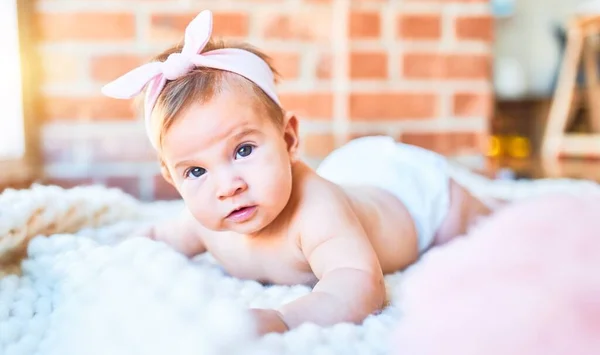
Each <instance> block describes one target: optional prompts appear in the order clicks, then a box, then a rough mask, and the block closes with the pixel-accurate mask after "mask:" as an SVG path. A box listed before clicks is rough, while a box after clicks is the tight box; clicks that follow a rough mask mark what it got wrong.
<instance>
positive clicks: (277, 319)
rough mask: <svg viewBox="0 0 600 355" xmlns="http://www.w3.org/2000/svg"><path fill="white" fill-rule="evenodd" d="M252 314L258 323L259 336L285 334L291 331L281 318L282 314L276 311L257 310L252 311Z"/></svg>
mask: <svg viewBox="0 0 600 355" xmlns="http://www.w3.org/2000/svg"><path fill="white" fill-rule="evenodd" d="M250 312H251V315H252V317H253V318H254V321H255V322H256V327H257V332H258V335H259V336H262V335H265V334H268V333H285V332H287V331H288V330H289V328H288V326H287V325H286V324H285V322H284V321H283V319H282V318H281V314H280V313H279V312H277V311H275V310H272V309H256V308H255V309H251V310H250Z"/></svg>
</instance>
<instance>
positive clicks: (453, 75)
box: [401, 53, 491, 79]
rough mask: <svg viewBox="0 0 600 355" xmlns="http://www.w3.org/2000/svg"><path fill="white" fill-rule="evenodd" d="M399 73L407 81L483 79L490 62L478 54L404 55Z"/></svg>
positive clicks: (488, 72)
mask: <svg viewBox="0 0 600 355" xmlns="http://www.w3.org/2000/svg"><path fill="white" fill-rule="evenodd" d="M401 72H402V74H403V76H404V77H405V78H409V79H484V78H489V77H490V74H491V60H490V58H489V57H488V56H485V55H480V54H442V53H406V54H405V55H404V58H403V60H402V70H401Z"/></svg>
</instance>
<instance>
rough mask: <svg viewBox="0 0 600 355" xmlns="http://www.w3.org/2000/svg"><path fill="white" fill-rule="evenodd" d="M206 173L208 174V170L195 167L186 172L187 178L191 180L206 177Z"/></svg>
mask: <svg viewBox="0 0 600 355" xmlns="http://www.w3.org/2000/svg"><path fill="white" fill-rule="evenodd" d="M204 173H206V169H204V168H199V167H197V166H195V167H193V168H189V169H188V170H187V171H186V173H185V177H186V178H190V179H194V178H199V177H201V176H202V175H204Z"/></svg>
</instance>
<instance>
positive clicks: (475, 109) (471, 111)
mask: <svg viewBox="0 0 600 355" xmlns="http://www.w3.org/2000/svg"><path fill="white" fill-rule="evenodd" d="M452 101H453V106H454V110H453V114H454V116H457V117H476V116H479V117H486V118H488V117H491V116H492V105H493V96H492V94H491V93H473V92H458V93H455V94H454V97H453V100H452Z"/></svg>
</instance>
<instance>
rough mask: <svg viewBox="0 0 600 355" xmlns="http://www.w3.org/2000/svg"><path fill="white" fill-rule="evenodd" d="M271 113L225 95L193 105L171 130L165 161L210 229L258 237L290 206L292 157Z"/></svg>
mask: <svg viewBox="0 0 600 355" xmlns="http://www.w3.org/2000/svg"><path fill="white" fill-rule="evenodd" d="M265 112H266V110H263V109H261V108H260V107H259V104H258V102H257V100H255V99H253V98H252V97H249V96H248V95H244V94H241V93H236V92H230V91H225V92H223V93H221V94H218V96H216V97H214V98H213V99H212V100H210V101H209V102H207V103H204V104H192V105H191V106H190V107H189V108H188V109H186V110H185V111H184V112H183V113H182V114H181V115H180V116H179V117H177V119H176V121H175V122H174V123H173V125H172V126H171V127H170V128H169V129H168V131H167V133H166V135H165V137H164V140H163V147H162V156H163V159H164V162H165V165H166V167H167V169H168V171H169V173H170V178H171V182H172V184H173V185H174V186H175V187H176V188H177V190H178V191H179V193H180V194H181V196H182V198H183V199H184V201H185V203H186V205H187V207H188V208H189V210H190V211H191V212H192V214H193V215H194V217H195V218H196V219H197V220H198V221H199V222H200V223H201V224H202V225H203V226H204V227H205V228H208V229H212V230H216V231H224V230H230V231H234V232H237V233H242V234H253V233H256V232H258V231H260V230H262V229H263V228H264V227H266V226H267V225H268V224H269V223H271V222H272V221H273V220H274V219H275V218H276V217H277V216H278V215H279V213H280V212H281V211H282V210H283V209H284V207H285V206H286V204H287V202H288V200H289V197H290V194H291V188H292V177H291V157H292V156H291V154H292V153H291V152H290V149H289V147H288V144H286V140H285V139H284V128H283V127H278V126H277V125H276V124H275V123H274V122H273V121H272V120H271V119H270V118H269V117H266V113H265Z"/></svg>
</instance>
